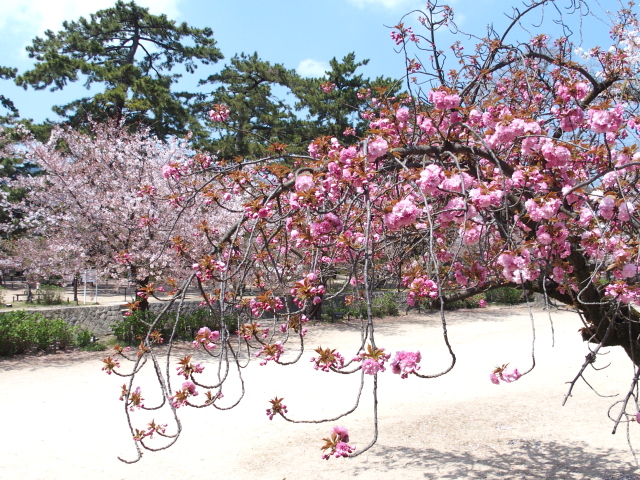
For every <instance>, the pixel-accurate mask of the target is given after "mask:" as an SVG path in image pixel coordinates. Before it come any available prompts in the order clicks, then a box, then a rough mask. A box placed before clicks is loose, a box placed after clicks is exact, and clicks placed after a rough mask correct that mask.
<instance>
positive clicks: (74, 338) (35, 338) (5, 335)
mask: <svg viewBox="0 0 640 480" xmlns="http://www.w3.org/2000/svg"><path fill="white" fill-rule="evenodd" d="M93 340H94V335H93V332H91V331H90V330H87V329H85V328H79V327H72V326H70V325H68V324H67V323H66V322H65V321H64V320H62V319H59V318H57V319H48V318H46V317H44V316H43V315H41V314H39V313H35V312H27V311H25V310H14V311H11V312H7V313H2V314H0V356H13V355H20V354H29V353H35V352H55V351H57V350H67V349H68V348H71V347H76V348H79V349H89V350H100V349H102V350H104V348H102V346H97V345H99V344H96V343H95V342H94V341H93Z"/></svg>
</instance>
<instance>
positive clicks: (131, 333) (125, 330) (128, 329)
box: [109, 310, 153, 345]
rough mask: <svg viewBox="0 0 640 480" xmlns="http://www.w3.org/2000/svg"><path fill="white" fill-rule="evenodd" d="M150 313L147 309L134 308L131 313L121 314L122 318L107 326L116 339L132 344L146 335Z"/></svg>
mask: <svg viewBox="0 0 640 480" xmlns="http://www.w3.org/2000/svg"><path fill="white" fill-rule="evenodd" d="M151 315H152V313H151V312H150V311H149V310H146V311H139V310H134V311H133V312H131V315H128V316H123V317H122V320H120V321H118V322H117V323H112V324H111V325H109V326H110V327H111V330H113V334H114V335H115V336H116V338H117V339H118V340H120V341H122V342H126V343H128V344H129V345H133V344H134V343H136V342H137V341H138V340H139V339H141V338H144V337H145V336H146V334H147V331H148V330H149V327H148V322H149V320H151V321H153V319H152V317H151Z"/></svg>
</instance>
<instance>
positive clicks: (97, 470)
mask: <svg viewBox="0 0 640 480" xmlns="http://www.w3.org/2000/svg"><path fill="white" fill-rule="evenodd" d="M534 316H535V323H536V333H537V342H536V360H537V367H536V369H535V370H534V371H533V372H532V373H531V374H529V375H527V376H525V377H523V378H522V379H520V380H519V381H518V382H515V383H512V384H503V385H499V386H496V385H493V384H491V383H490V381H489V378H488V375H489V373H490V371H491V370H492V368H493V367H494V366H495V365H496V364H501V363H505V362H511V363H512V365H515V366H518V367H520V369H521V370H524V369H527V368H528V366H530V363H531V358H530V346H531V327H530V320H529V313H528V312H527V310H526V308H520V307H519V308H498V307H491V308H488V309H484V310H473V311H458V312H455V313H450V314H449V322H450V324H449V335H450V339H451V342H452V344H453V347H454V350H455V353H456V355H457V364H456V366H455V368H454V369H453V371H452V372H450V373H449V374H448V375H446V376H444V377H441V378H438V379H433V380H421V379H418V378H415V377H410V378H408V379H406V380H402V379H400V378H399V377H398V376H396V375H392V374H391V373H390V372H389V371H387V372H385V373H384V374H381V375H380V378H379V391H380V403H379V415H380V434H379V438H378V443H377V445H376V446H374V447H373V448H372V449H371V450H369V451H368V452H366V453H364V454H363V455H361V456H359V457H357V458H354V459H333V458H332V459H331V460H329V461H324V460H322V459H321V452H320V446H321V445H322V441H321V439H322V438H323V437H325V436H327V434H328V432H329V430H330V428H331V427H332V426H333V425H344V426H346V427H347V428H348V429H349V431H350V433H351V443H352V444H355V445H356V447H357V448H358V447H359V448H362V447H363V446H365V445H367V444H368V443H369V441H370V440H371V438H372V434H373V430H372V423H371V418H372V402H371V395H370V391H371V387H372V382H371V379H370V378H369V379H368V381H367V383H366V385H365V391H364V394H363V397H362V401H361V402H360V406H359V408H358V409H357V410H356V412H355V413H354V414H353V415H351V416H349V417H347V418H343V419H341V420H339V421H337V422H331V423H329V424H322V425H314V424H303V425H300V424H295V425H294V424H289V423H286V422H285V421H283V420H282V419H279V418H276V419H274V420H273V421H269V419H268V418H267V416H266V415H265V410H266V408H267V407H268V400H269V399H271V398H273V397H274V396H275V395H278V396H280V397H284V398H285V403H286V404H287V405H288V407H289V414H290V415H291V416H292V417H293V418H299V419H317V418H323V417H328V416H334V415H336V414H338V413H340V412H342V411H344V410H347V409H349V408H350V407H352V406H353V405H354V403H355V398H356V393H357V389H358V381H359V376H346V375H337V374H328V373H323V372H318V371H315V370H313V369H312V366H311V364H310V363H309V362H308V358H309V357H310V356H311V353H310V351H311V350H312V349H314V348H315V347H316V346H317V345H320V344H321V345H322V346H331V347H337V348H339V349H340V350H341V351H343V352H345V353H347V352H349V353H348V356H351V355H352V354H353V350H352V349H350V348H348V346H353V345H354V344H356V343H357V340H358V338H359V330H358V325H356V324H355V323H353V322H352V323H347V322H345V323H340V324H333V325H319V326H315V327H312V328H311V329H310V331H309V335H308V340H309V341H308V344H307V345H308V346H307V351H305V352H304V354H303V358H302V360H301V362H299V364H296V365H294V366H290V367H280V366H277V365H271V364H270V365H267V366H264V367H261V366H259V365H258V363H257V362H256V361H253V362H251V364H250V365H249V367H248V368H247V369H246V370H244V371H243V374H244V379H245V382H246V387H247V392H246V396H245V398H244V399H243V401H242V402H241V403H240V405H239V406H238V407H236V408H235V409H233V410H231V411H226V412H221V411H216V410H212V409H205V410H195V409H184V411H181V412H180V413H181V419H182V422H183V431H182V436H181V437H180V439H179V440H178V442H177V444H175V445H174V446H173V447H171V448H170V449H168V450H165V451H161V452H157V453H150V452H149V453H146V454H145V455H144V456H143V458H142V460H141V461H140V462H139V463H137V464H134V465H126V464H124V463H122V462H120V461H119V460H118V459H117V457H118V456H119V455H120V456H123V457H125V458H133V457H134V456H135V448H134V446H133V442H132V441H131V440H130V439H129V438H130V436H129V434H128V430H127V427H126V422H125V416H124V413H123V411H122V408H123V405H122V403H121V402H119V401H118V396H119V391H120V388H119V387H120V385H122V383H123V382H122V379H120V378H117V377H115V376H107V375H105V374H104V373H103V372H101V371H100V368H101V362H100V359H101V358H102V357H103V356H104V354H102V353H75V354H64V353H63V354H55V355H52V354H50V355H46V356H40V357H28V358H13V359H2V360H0V411H2V417H1V418H2V421H1V423H0V425H1V427H0V428H1V430H2V435H0V467H1V468H0V478H2V479H46V480H52V479H110V480H113V479H133V478H155V479H165V478H166V479H196V478H198V479H226V478H231V479H251V480H253V479H270V480H283V479H287V480H294V479H320V480H322V479H332V480H336V479H347V478H358V479H374V478H375V479H379V478H385V479H457V478H460V479H466V478H468V479H515V478H527V479H528V478H532V479H612V480H613V479H616V480H629V479H635V478H640V477H636V475H635V474H634V472H636V468H635V464H634V462H633V457H632V455H631V453H630V451H629V448H628V446H627V440H626V436H625V428H621V429H620V431H619V433H618V434H616V435H611V429H612V422H611V421H610V420H608V418H607V409H608V407H609V406H610V405H611V403H613V402H614V401H615V400H616V399H619V398H620V396H618V397H615V398H602V397H599V396H597V395H596V394H595V393H593V392H592V391H591V390H590V389H589V388H588V387H587V386H586V385H585V384H584V383H581V384H579V385H578V386H577V388H576V389H575V393H574V395H573V397H572V398H571V399H570V400H569V402H568V404H567V405H566V406H564V407H562V406H561V404H562V399H563V396H564V394H565V393H566V389H567V386H566V384H565V382H567V381H568V380H570V379H572V378H573V376H574V375H575V373H576V372H577V371H578V368H579V366H580V365H581V364H582V362H583V360H584V357H585V354H586V353H587V350H586V345H585V344H583V343H582V342H581V341H580V337H579V335H578V333H577V330H578V328H579V327H580V323H579V320H578V318H577V316H576V315H575V314H574V313H570V312H555V313H553V320H554V325H555V331H556V332H555V333H556V335H555V347H553V348H552V347H551V334H550V326H549V319H548V316H547V313H546V312H542V311H536V312H534ZM377 338H378V344H379V345H380V346H385V347H386V348H387V350H388V351H391V352H394V351H395V350H396V349H416V348H419V349H420V350H421V352H422V354H423V361H422V365H423V367H422V371H421V372H422V373H425V374H428V373H435V372H437V371H439V370H440V369H442V368H444V367H446V365H447V364H448V362H449V357H448V355H447V353H446V349H445V347H444V344H443V341H442V335H441V329H440V326H439V317H438V316H437V315H424V316H404V317H398V318H394V319H385V320H382V321H380V322H378V327H377ZM608 363H611V366H610V367H609V368H607V369H605V370H602V371H599V372H596V371H594V370H589V371H588V372H587V378H588V380H589V382H590V383H591V385H592V386H593V387H594V388H595V389H596V390H597V391H598V392H599V393H600V394H601V395H615V394H624V393H625V391H626V388H628V385H629V384H630V381H631V377H632V374H633V372H632V368H631V365H630V362H629V361H628V359H627V358H626V357H625V355H624V353H623V352H622V351H621V350H620V349H611V350H610V351H609V353H608V354H607V355H606V356H604V357H602V358H599V359H598V361H597V363H596V366H601V367H602V366H605V365H606V364H608ZM172 368H173V367H172ZM206 373H207V371H206V370H205V374H206ZM140 385H141V386H142V388H143V393H144V396H145V398H146V401H145V403H146V404H147V405H151V404H153V403H154V399H157V395H155V393H154V390H153V388H152V386H151V385H152V383H151V381H150V376H147V377H146V378H144V376H143V378H141V379H140ZM237 392H238V384H237V382H235V383H233V382H232V384H230V385H229V386H228V387H227V388H226V390H225V394H226V395H225V399H224V400H226V401H227V402H228V403H231V402H232V401H233V400H234V399H235V398H236V394H237ZM223 405H224V404H223ZM181 410H182V409H181ZM146 413H147V412H136V413H135V414H134V420H136V421H139V424H140V426H142V425H143V424H144V423H145V422H146V421H148V420H149V418H150V416H149V415H146ZM154 417H155V420H156V421H166V419H167V416H166V412H163V411H160V412H158V411H156V412H154ZM630 427H631V438H632V441H633V442H634V443H635V445H636V446H639V447H640V425H637V424H635V423H633V424H631V425H630ZM170 428H171V427H170Z"/></svg>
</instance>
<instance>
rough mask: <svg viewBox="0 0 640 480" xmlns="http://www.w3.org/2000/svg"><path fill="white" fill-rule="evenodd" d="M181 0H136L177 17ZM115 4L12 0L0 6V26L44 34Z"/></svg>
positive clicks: (156, 11)
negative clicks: (68, 21)
mask: <svg viewBox="0 0 640 480" xmlns="http://www.w3.org/2000/svg"><path fill="white" fill-rule="evenodd" d="M180 1H181V0H137V2H136V3H137V4H138V5H140V6H141V7H148V8H149V11H150V12H151V13H154V14H160V13H164V14H166V15H167V17H169V18H170V19H175V18H176V17H177V16H178V15H179V11H178V3H179V2H180ZM114 4H115V0H90V1H87V0H10V1H7V2H4V4H3V5H2V8H0V29H10V30H13V31H17V32H20V33H27V34H29V35H40V36H41V35H42V34H43V33H44V31H45V30H46V29H51V30H53V31H58V30H59V29H60V27H61V26H62V22H63V21H64V20H77V19H78V18H79V17H81V16H82V17H88V16H89V14H91V13H95V12H97V11H98V10H102V9H105V8H109V7H111V6H113V5H114Z"/></svg>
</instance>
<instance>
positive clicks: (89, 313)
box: [27, 301, 200, 335]
mask: <svg viewBox="0 0 640 480" xmlns="http://www.w3.org/2000/svg"><path fill="white" fill-rule="evenodd" d="M199 304H200V302H198V301H190V302H184V304H183V305H182V313H192V312H194V311H195V310H197V309H198V308H200V307H199ZM164 306H165V305H164V304H162V303H151V304H150V305H149V308H150V310H151V311H152V312H160V310H161V309H162V308H163V307H164ZM177 308H178V307H177V305H175V304H174V305H173V306H172V308H171V310H170V311H176V310H177ZM27 311H30V312H33V313H39V314H41V315H43V316H45V317H46V318H50V319H54V318H62V319H63V320H64V321H65V322H67V323H68V324H69V325H72V326H78V327H82V328H87V329H89V330H91V331H92V332H93V333H95V334H96V335H110V334H112V333H113V332H112V331H111V327H109V325H111V324H113V323H116V322H117V321H119V320H121V319H122V313H123V312H124V311H126V309H123V308H122V307H121V306H120V305H109V306H104V307H101V306H99V305H93V306H82V307H63V308H48V309H37V310H36V309H33V310H27Z"/></svg>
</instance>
